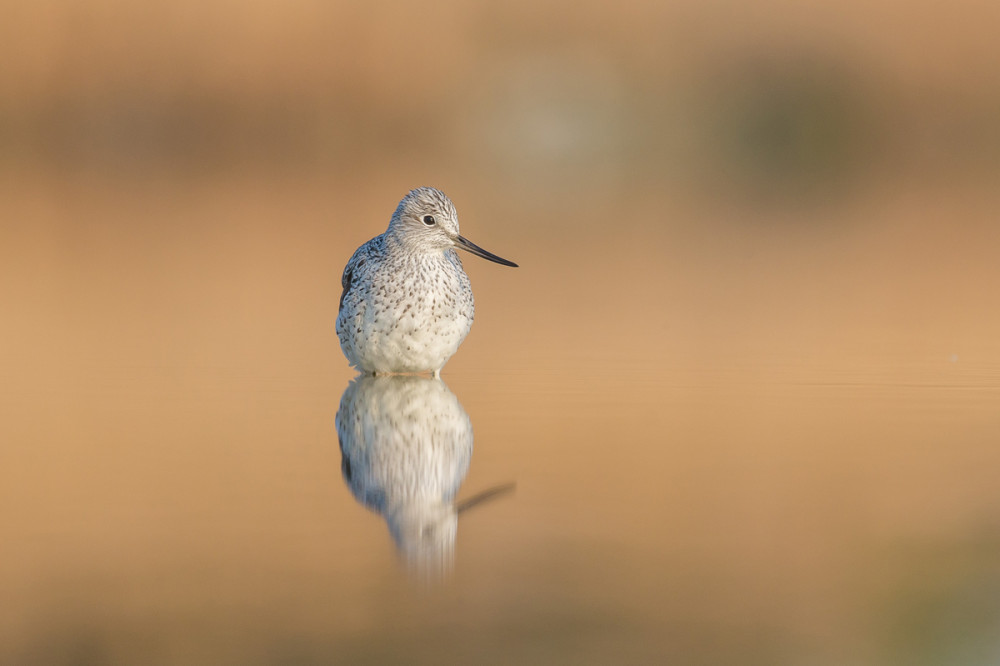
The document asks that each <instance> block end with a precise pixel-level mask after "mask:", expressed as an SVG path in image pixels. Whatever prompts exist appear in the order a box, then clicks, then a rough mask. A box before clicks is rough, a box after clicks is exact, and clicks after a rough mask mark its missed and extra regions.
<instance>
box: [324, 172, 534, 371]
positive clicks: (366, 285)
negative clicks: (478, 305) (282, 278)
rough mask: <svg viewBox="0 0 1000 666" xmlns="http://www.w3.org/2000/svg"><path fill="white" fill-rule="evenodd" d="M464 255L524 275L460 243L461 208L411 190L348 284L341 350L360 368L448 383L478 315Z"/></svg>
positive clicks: (357, 255)
mask: <svg viewBox="0 0 1000 666" xmlns="http://www.w3.org/2000/svg"><path fill="white" fill-rule="evenodd" d="M456 249H461V250H465V251H467V252H469V253H471V254H474V255H476V256H479V257H482V258H484V259H488V260H489V261H493V262H496V263H498V264H501V265H503V266H511V267H515V268H516V267H517V264H515V263H514V262H513V261H508V260H507V259H503V258H501V257H498V256H497V255H495V254H493V253H491V252H487V251H486V250H484V249H483V248H481V247H479V246H478V245H476V244H475V243H473V242H472V241H470V240H468V239H467V238H465V237H464V236H462V235H460V234H459V227H458V212H457V211H456V210H455V204H453V203H452V202H451V199H449V198H448V197H447V195H445V193H444V192H442V191H441V190H439V189H436V188H433V187H418V188H416V189H414V190H411V191H410V192H409V193H408V194H407V195H406V196H404V197H403V199H402V200H401V201H400V202H399V205H398V206H397V207H396V211H395V212H394V213H393V214H392V218H391V219H390V220H389V227H388V229H386V231H385V232H384V233H382V234H380V235H378V236H376V237H375V238H372V239H371V240H370V241H368V242H367V243H364V244H363V245H362V246H361V247H359V248H358V249H357V250H356V251H355V252H354V254H353V255H352V256H351V258H350V260H348V262H347V266H346V267H345V268H344V274H343V277H342V279H341V286H342V287H343V292H342V293H341V296H340V308H339V312H338V315H337V337H338V338H339V339H340V347H341V349H342V350H343V352H344V356H346V357H347V360H348V361H349V362H350V364H351V365H352V366H353V367H354V368H356V369H357V370H358V371H360V372H362V373H365V374H374V375H381V374H400V373H421V372H431V373H432V374H433V376H434V377H440V376H441V368H442V367H444V364H445V363H446V362H447V361H448V359H449V358H451V357H452V355H454V354H455V352H456V351H458V347H459V345H461V344H462V341H463V340H465V336H466V335H468V334H469V329H470V328H471V327H472V320H473V317H474V315H475V304H474V300H473V297H472V285H471V283H470V282H469V276H468V275H466V274H465V270H464V268H463V267H462V260H461V259H460V258H459V256H458V252H456Z"/></svg>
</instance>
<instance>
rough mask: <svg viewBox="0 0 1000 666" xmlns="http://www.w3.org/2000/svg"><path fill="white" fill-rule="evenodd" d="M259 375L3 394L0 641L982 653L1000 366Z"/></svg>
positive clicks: (998, 496)
mask: <svg viewBox="0 0 1000 666" xmlns="http://www.w3.org/2000/svg"><path fill="white" fill-rule="evenodd" d="M454 365H456V366H460V364H459V363H457V362H454ZM259 370H260V369H259V368H254V367H252V366H246V367H240V368H236V367H227V368H218V367H217V368H212V367H205V366H180V365H170V366H148V367H134V366H133V367H118V368H106V367H105V368H86V367H78V368H76V372H75V373H74V374H75V376H74V377H72V378H69V379H68V380H67V382H66V383H64V384H62V385H59V386H51V387H49V388H46V389H42V388H41V387H34V388H33V389H32V390H31V391H30V392H29V393H28V394H27V395H26V394H23V393H19V394H15V393H13V392H11V391H10V389H8V390H7V391H5V393H4V399H5V401H4V404H5V407H6V412H7V413H6V414H5V421H6V422H7V424H8V427H11V426H13V432H14V433H15V434H18V433H19V434H20V435H21V437H20V438H19V439H15V440H8V441H12V442H13V445H8V446H7V447H5V454H6V456H7V458H8V460H7V461H6V462H5V464H4V468H5V472H4V478H5V481H4V484H3V486H4V494H5V497H6V499H5V505H6V508H5V509H4V513H5V515H6V520H5V522H6V524H7V526H8V527H7V530H8V533H9V534H10V536H9V538H8V539H7V547H6V549H5V550H6V554H5V557H4V563H3V569H2V573H3V585H4V588H5V589H6V592H5V595H4V596H5V597H6V598H7V599H8V600H14V601H15V602H16V603H7V604H5V606H6V609H5V611H4V626H5V627H6V629H5V631H6V632H7V636H8V640H6V641H5V642H4V645H5V647H4V648H3V651H4V652H3V655H4V660H5V662H7V663H29V664H30V663H37V664H43V663H45V664H51V663H66V664H69V663H137V662H139V661H141V662H143V663H206V662H214V663H244V664H246V663H250V664H253V663H386V662H397V663H398V662H406V663H428V664H431V663H442V662H445V663H449V662H451V663H473V662H476V663H512V662H514V661H520V660H527V661H530V662H536V663H537V662H546V663H595V664H596V663H612V662H615V663H621V662H628V663H648V662H650V661H653V660H662V659H669V660H670V662H671V663H682V664H703V663H734V664H844V663H854V664H883V663H887V664H896V663H898V664H914V663H934V664H988V663H993V662H994V660H995V659H996V658H997V657H998V656H1000V634H998V631H997V627H998V624H997V622H998V620H1000V603H998V601H997V599H998V598H1000V596H998V594H997V592H998V591H1000V567H998V564H997V563H998V562H1000V557H998V555H1000V484H997V483H996V469H998V465H1000V448H998V447H997V440H996V435H997V432H998V429H997V426H998V423H1000V422H998V415H997V413H998V412H997V407H996V406H997V404H998V398H1000V390H998V380H997V378H998V376H1000V368H998V367H997V366H996V365H993V366H989V365H982V366H978V367H976V366H972V367H970V366H969V365H964V364H963V363H962V361H961V360H954V359H950V358H944V359H937V360H931V361H926V360H925V361H924V362H923V363H922V364H917V363H915V362H913V361H910V362H909V365H907V360H906V359H895V362H894V363H893V364H891V365H885V366H883V367H881V368H875V367H868V368H867V369H866V370H865V371H863V372H862V371H856V372H854V373H853V374H850V373H845V371H844V370H843V368H842V367H841V368H840V369H838V371H837V372H835V371H834V369H833V368H816V367H814V368H809V369H807V370H802V369H797V368H795V367H792V366H788V367H784V368H782V367H778V366H776V365H771V366H767V365H765V364H764V363H763V362H762V363H761V364H758V365H752V364H745V365H744V366H743V367H716V368H706V367H700V368H691V367H688V368H683V367H675V368H673V369H671V371H669V372H662V373H661V372H655V373H654V372H649V371H641V370H635V369H631V370H630V369H628V368H625V369H623V370H621V371H618V372H614V373H607V374H602V373H597V372H585V371H582V370H581V371H579V372H576V373H573V374H560V375H556V374H547V373H545V372H540V373H530V374H529V373H519V372H513V371H508V372H504V373H501V372H495V373H491V374H481V373H475V372H470V371H463V370H462V369H461V368H458V369H456V371H454V372H447V371H446V372H445V373H444V381H443V382H439V381H435V380H432V379H429V378H423V377H415V378H385V379H374V380H373V379H355V380H353V381H351V377H350V374H349V372H348V371H347V370H346V369H344V370H342V371H340V372H339V373H338V374H337V376H336V377H329V376H324V373H322V372H319V371H317V370H315V369H308V368H306V367H305V366H302V367H300V368H297V369H294V370H291V371H285V372H284V373H282V374H280V376H275V375H274V374H273V373H272V374H270V375H269V374H266V373H262V372H260V371H259ZM338 426H339V435H340V436H339V438H338ZM473 431H474V440H473V436H472V432H473ZM507 484H516V488H515V489H514V490H513V491H512V492H505V493H500V494H497V495H496V496H495V497H493V498H491V499H490V500H489V501H483V502H480V503H479V504H478V505H477V506H475V507H474V508H470V509H469V510H467V511H459V510H458V509H459V508H460V506H461V503H462V502H463V500H466V499H468V498H474V497H475V496H476V495H477V494H479V493H481V492H483V491H487V490H490V489H495V488H497V487H499V486H506V485H507ZM11 530H12V533H11Z"/></svg>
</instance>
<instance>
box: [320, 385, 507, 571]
mask: <svg viewBox="0 0 1000 666" xmlns="http://www.w3.org/2000/svg"><path fill="white" fill-rule="evenodd" d="M336 422H337V437H338V438H339V440H340V451H341V454H342V456H343V459H342V469H343V473H344V480H345V481H346V483H347V485H348V487H349V488H350V489H351V493H352V494H353V495H354V497H355V498H356V499H357V500H358V501H359V502H361V503H362V504H364V505H365V506H366V507H368V508H369V509H371V510H373V511H375V512H376V513H378V514H380V515H381V516H382V517H383V518H385V520H386V523H387V524H388V526H389V531H390V533H391V534H392V537H393V539H394V540H395V542H396V546H397V548H398V549H399V551H400V553H401V554H402V556H403V558H404V559H405V560H406V562H407V563H408V564H409V565H411V566H413V567H414V568H415V569H417V570H418V571H419V572H420V573H422V574H425V575H427V576H430V577H434V576H436V575H441V574H443V573H445V572H447V571H448V570H450V568H451V566H452V563H453V561H454V551H455V536H456V532H457V528H458V515H459V513H461V512H462V511H464V510H466V509H468V508H471V507H472V506H473V505H476V504H480V503H481V502H483V501H485V500H487V499H491V498H493V497H495V496H497V495H500V494H502V493H504V492H506V491H509V490H511V489H512V488H513V485H512V484H509V485H506V486H500V487H497V488H492V489H490V490H487V491H485V492H483V493H480V494H479V495H477V496H474V497H471V498H469V499H466V500H464V501H463V502H461V503H456V502H455V501H454V500H455V496H456V495H457V494H458V489H459V487H460V486H461V485H462V481H463V480H464V479H465V475H466V473H467V472H468V471H469V462H470V460H471V459H472V423H471V421H470V420H469V416H468V414H466V413H465V410H464V409H463V408H462V405H461V403H459V401H458V398H456V397H455V394H454V393H452V392H451V391H450V390H449V389H448V387H447V386H446V385H445V384H444V382H442V381H441V380H440V379H435V378H432V377H419V376H382V377H376V376H371V375H363V376H358V377H356V378H355V379H354V380H353V381H351V383H350V384H349V385H348V387H347V389H346V390H345V391H344V395H343V396H342V397H341V399H340V409H339V410H338V411H337V421H336Z"/></svg>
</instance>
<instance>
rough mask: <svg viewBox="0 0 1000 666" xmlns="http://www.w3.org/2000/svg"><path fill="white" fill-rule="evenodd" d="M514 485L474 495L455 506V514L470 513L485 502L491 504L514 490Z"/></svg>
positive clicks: (490, 489)
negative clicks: (470, 510)
mask: <svg viewBox="0 0 1000 666" xmlns="http://www.w3.org/2000/svg"><path fill="white" fill-rule="evenodd" d="M514 487H515V486H514V484H513V483H505V484H503V485H502V486H495V487H493V488H488V489H486V490H484V491H483V492H481V493H478V494H476V495H473V496H472V497H469V498H467V499H464V500H462V501H461V502H459V503H458V504H456V505H455V513H456V514H458V513H462V512H463V511H468V510H469V509H471V508H472V507H474V506H476V505H477V504H482V503H483V502H489V501H490V500H491V499H496V498H497V497H500V496H501V495H506V494H507V493H509V492H510V491H512V490H514Z"/></svg>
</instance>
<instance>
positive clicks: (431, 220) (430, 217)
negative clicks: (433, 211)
mask: <svg viewBox="0 0 1000 666" xmlns="http://www.w3.org/2000/svg"><path fill="white" fill-rule="evenodd" d="M424 224H426V225H427V226H428V227H433V226H434V225H435V224H437V220H435V219H434V216H433V215H424Z"/></svg>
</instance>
